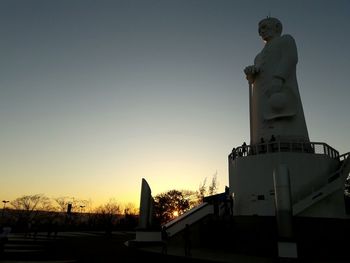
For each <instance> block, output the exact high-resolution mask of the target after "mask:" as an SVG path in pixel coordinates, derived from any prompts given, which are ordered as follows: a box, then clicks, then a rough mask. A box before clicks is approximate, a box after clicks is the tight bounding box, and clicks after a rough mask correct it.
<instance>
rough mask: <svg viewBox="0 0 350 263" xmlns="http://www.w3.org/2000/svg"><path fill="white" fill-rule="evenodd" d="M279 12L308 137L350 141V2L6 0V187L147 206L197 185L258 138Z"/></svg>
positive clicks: (2, 93)
mask: <svg viewBox="0 0 350 263" xmlns="http://www.w3.org/2000/svg"><path fill="white" fill-rule="evenodd" d="M269 14H270V15H271V16H275V17H278V18H279V19H280V20H281V21H282V23H283V27H284V31H283V33H288V34H291V35H292V36H293V37H294V38H295V40H296V42H297V46H298V52H299V63H298V68H297V74H298V82H299V89H300V93H301V97H302V101H303V105H304V112H305V117H306V121H307V125H308V130H309V135H310V139H311V140H312V141H322V142H326V143H328V144H330V145H331V146H333V147H334V148H336V149H337V150H339V152H340V153H344V152H347V151H350V141H349V139H350V132H349V131H350V121H349V120H350V117H349V113H350V112H349V103H348V101H349V99H350V86H349V84H348V83H349V81H348V80H347V78H348V77H349V76H350V66H349V62H350V53H349V48H350V36H349V34H350V1H348V0H329V1H304V0H297V1H272V0H271V1H260V0H259V1H249V0H248V1H247V0H241V1H238V0H237V1H234V0H215V1H214V0H211V1H206V0H153V1H151V0H139V1H135V0H124V1H122V0H115V1H104V0H98V1H97V0H96V1H89V0H74V1H72V0H60V1H58V0H56V1H54V0H51V1H47V0H41V1H39V0H37V1H36V0H22V1H18V0H9V1H4V0H2V1H0V32H1V41H0V52H1V59H0V68H1V71H0V72H1V75H0V123H1V129H0V146H1V147H0V160H1V161H0V176H1V181H0V199H1V200H3V199H7V200H12V199H13V198H15V197H18V196H20V195H23V194H37V193H44V194H46V195H47V196H50V197H58V196H75V197H78V198H83V199H91V200H92V201H93V204H95V205H97V204H99V203H101V202H105V201H107V200H108V199H109V198H115V199H116V200H119V201H120V202H122V203H126V202H133V203H135V204H136V205H139V195H140V188H141V179H142V178H145V179H146V180H147V181H148V182H149V184H150V186H151V188H152V193H153V194H157V193H160V192H163V191H166V190H170V189H174V188H175V189H189V190H196V189H198V186H199V184H200V183H201V182H202V181H203V180H204V178H205V177H208V179H210V178H211V177H212V175H213V174H214V173H215V172H216V171H217V176H218V182H219V188H220V191H223V190H224V187H225V185H228V169H227V167H228V165H227V155H228V154H229V153H230V151H231V149H232V147H236V146H239V145H241V144H242V143H243V141H246V142H247V143H248V142H249V119H248V117H249V113H248V89H247V82H246V80H245V76H244V74H243V68H244V67H245V66H247V65H250V64H252V62H253V59H254V57H255V55H256V54H257V53H258V52H259V51H260V50H261V49H262V47H263V42H262V41H261V39H260V38H259V36H258V33H257V23H258V22H259V21H260V20H261V19H262V18H264V17H266V16H267V15H269Z"/></svg>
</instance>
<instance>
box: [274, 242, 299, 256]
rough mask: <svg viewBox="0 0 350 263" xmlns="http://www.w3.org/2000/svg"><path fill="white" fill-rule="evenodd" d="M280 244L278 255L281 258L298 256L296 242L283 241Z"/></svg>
mask: <svg viewBox="0 0 350 263" xmlns="http://www.w3.org/2000/svg"><path fill="white" fill-rule="evenodd" d="M277 245H278V256H279V257H280V258H297V257H298V249H297V244H296V243H295V242H281V241H279V242H278V243H277Z"/></svg>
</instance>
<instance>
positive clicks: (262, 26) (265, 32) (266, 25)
mask: <svg viewBox="0 0 350 263" xmlns="http://www.w3.org/2000/svg"><path fill="white" fill-rule="evenodd" d="M279 35H280V34H279V33H278V30H277V26H276V23H274V22H273V21H271V20H268V19H265V20H262V21H261V22H260V23H259V36H261V38H262V39H263V40H264V41H265V42H269V41H270V40H271V39H273V38H274V37H276V36H279Z"/></svg>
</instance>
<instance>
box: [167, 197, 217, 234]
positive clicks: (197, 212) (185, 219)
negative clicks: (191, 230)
mask: <svg viewBox="0 0 350 263" xmlns="http://www.w3.org/2000/svg"><path fill="white" fill-rule="evenodd" d="M213 213H214V206H213V205H212V204H209V203H206V202H204V203H202V204H200V205H199V206H196V207H194V208H192V209H191V210H188V211H187V212H186V213H184V214H182V215H181V216H179V217H177V218H175V219H174V220H172V221H170V222H168V223H166V224H165V225H164V226H165V227H166V230H167V232H168V235H169V237H171V236H174V235H175V234H177V233H179V232H180V231H182V230H183V229H185V226H186V225H187V224H188V225H192V224H194V223H196V222H198V221H199V220H201V219H203V218H205V217H206V216H208V215H210V214H213Z"/></svg>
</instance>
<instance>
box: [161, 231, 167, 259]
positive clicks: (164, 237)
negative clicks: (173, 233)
mask: <svg viewBox="0 0 350 263" xmlns="http://www.w3.org/2000/svg"><path fill="white" fill-rule="evenodd" d="M161 233H162V254H165V255H166V254H168V238H169V235H168V232H167V231H166V227H165V226H163V227H162V231H161Z"/></svg>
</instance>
